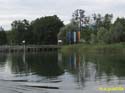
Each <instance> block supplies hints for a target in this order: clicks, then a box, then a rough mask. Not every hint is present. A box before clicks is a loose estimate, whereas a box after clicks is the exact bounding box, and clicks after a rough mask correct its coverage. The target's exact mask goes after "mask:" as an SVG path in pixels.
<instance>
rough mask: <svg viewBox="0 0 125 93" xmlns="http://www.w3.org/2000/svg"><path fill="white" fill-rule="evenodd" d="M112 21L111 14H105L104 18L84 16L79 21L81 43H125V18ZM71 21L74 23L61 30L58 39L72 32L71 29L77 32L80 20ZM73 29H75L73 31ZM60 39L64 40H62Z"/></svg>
mask: <svg viewBox="0 0 125 93" xmlns="http://www.w3.org/2000/svg"><path fill="white" fill-rule="evenodd" d="M112 19H113V15H112V14H105V15H104V16H102V15H101V14H93V15H92V17H90V16H86V15H84V17H83V18H82V19H81V20H82V24H81V25H82V26H81V42H84V43H101V44H103V43H106V44H111V43H119V42H125V18H117V19H116V20H115V21H114V22H112ZM72 20H74V21H71V22H70V23H69V24H68V25H66V26H65V27H63V28H61V30H60V34H59V35H60V37H65V35H66V33H67V32H69V31H72V29H73V31H79V28H80V23H81V22H80V20H78V21H76V19H72ZM93 21H94V22H93ZM74 22H75V23H74ZM72 24H74V25H72ZM69 26H70V27H69ZM74 27H75V28H77V29H74ZM61 33H62V34H61ZM62 39H63V40H64V38H62Z"/></svg>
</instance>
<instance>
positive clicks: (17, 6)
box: [0, 0, 125, 29]
mask: <svg viewBox="0 0 125 93" xmlns="http://www.w3.org/2000/svg"><path fill="white" fill-rule="evenodd" d="M76 9H83V10H85V11H86V15H91V14H93V13H100V14H102V15H104V14H106V13H110V14H111V13H112V14H113V15H114V17H115V18H116V17H118V16H119V17H124V16H125V0H0V26H2V27H3V28H4V29H10V28H11V23H12V21H14V20H22V19H28V20H30V21H31V20H34V19H36V18H38V17H42V16H48V15H55V14H56V15H57V16H58V17H59V18H60V19H61V20H62V21H64V23H68V22H69V21H70V19H71V17H72V13H73V11H74V10H76Z"/></svg>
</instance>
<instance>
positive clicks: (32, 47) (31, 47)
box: [0, 45, 61, 52]
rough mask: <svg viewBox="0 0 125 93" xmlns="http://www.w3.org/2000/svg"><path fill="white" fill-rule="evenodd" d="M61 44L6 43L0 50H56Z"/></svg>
mask: <svg viewBox="0 0 125 93" xmlns="http://www.w3.org/2000/svg"><path fill="white" fill-rule="evenodd" d="M60 48H61V46H60V45H13V46H10V45H4V46H0V52H21V51H22V52H23V51H26V52H41V51H55V50H58V49H60Z"/></svg>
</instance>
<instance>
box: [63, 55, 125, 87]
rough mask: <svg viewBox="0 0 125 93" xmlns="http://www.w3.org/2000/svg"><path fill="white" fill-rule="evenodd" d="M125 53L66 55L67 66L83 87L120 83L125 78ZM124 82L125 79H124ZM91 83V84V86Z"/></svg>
mask: <svg viewBox="0 0 125 93" xmlns="http://www.w3.org/2000/svg"><path fill="white" fill-rule="evenodd" d="M124 56H125V55H123V54H113V53H108V54H107V53H106V54H84V53H83V54H79V53H73V54H70V55H68V56H67V55H66V56H64V59H65V67H66V69H67V70H68V72H70V73H72V75H74V77H75V78H76V80H75V81H76V82H78V83H79V84H80V85H82V87H85V85H86V84H87V85H88V84H89V83H91V84H90V85H98V84H104V83H111V84H120V80H124V79H125V57H124ZM122 83H123V81H122ZM90 85H89V86H90Z"/></svg>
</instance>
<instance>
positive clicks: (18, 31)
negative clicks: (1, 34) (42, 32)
mask: <svg viewBox="0 0 125 93" xmlns="http://www.w3.org/2000/svg"><path fill="white" fill-rule="evenodd" d="M11 26H12V31H13V32H12V33H14V35H15V37H14V39H13V40H14V41H12V42H15V43H16V44H21V43H22V41H23V40H25V41H26V43H27V44H30V43H31V42H32V40H31V39H32V32H31V29H30V23H29V21H28V20H26V19H24V20H22V21H21V20H15V21H13V22H12V24H11Z"/></svg>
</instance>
